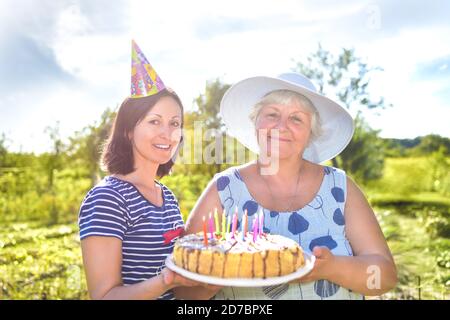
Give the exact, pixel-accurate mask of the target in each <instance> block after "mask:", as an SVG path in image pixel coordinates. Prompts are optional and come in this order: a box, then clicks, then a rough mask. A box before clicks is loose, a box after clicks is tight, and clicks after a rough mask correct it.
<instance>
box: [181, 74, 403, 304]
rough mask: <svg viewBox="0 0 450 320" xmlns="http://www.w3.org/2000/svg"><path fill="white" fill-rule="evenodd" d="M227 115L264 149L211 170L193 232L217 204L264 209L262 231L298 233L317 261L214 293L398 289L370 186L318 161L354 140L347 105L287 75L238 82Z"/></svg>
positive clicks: (302, 295)
mask: <svg viewBox="0 0 450 320" xmlns="http://www.w3.org/2000/svg"><path fill="white" fill-rule="evenodd" d="M221 115H222V118H223V120H224V122H225V124H226V125H227V128H228V132H229V134H230V135H232V136H234V137H236V138H237V139H238V140H239V141H240V142H241V143H242V144H244V145H245V146H247V147H248V148H250V149H251V150H253V151H254V152H256V153H258V154H259V156H258V158H257V160H256V161H254V162H250V163H247V164H245V165H242V166H239V167H232V168H229V169H227V170H225V171H223V172H221V173H219V174H217V175H216V176H215V177H214V179H213V180H212V181H211V182H210V183H209V185H208V186H207V188H206V189H205V191H204V192H203V194H202V196H201V197H200V199H199V201H198V202H197V204H196V206H195V208H194V209H193V211H192V212H191V214H190V216H189V218H188V221H187V232H188V233H194V232H198V231H200V230H201V225H202V224H201V223H202V217H203V216H204V215H205V213H208V212H210V211H212V210H214V208H218V209H219V211H221V210H225V212H226V214H227V215H228V214H230V213H233V212H234V210H235V208H237V210H238V216H239V220H240V219H241V218H242V215H243V213H244V211H245V210H246V211H247V213H248V215H249V216H252V215H254V214H255V213H256V212H259V211H260V210H263V211H264V213H265V214H264V217H265V220H264V231H265V232H268V233H273V234H280V235H283V236H286V237H288V238H291V239H293V240H295V241H297V242H298V243H299V244H300V245H301V246H302V247H303V249H304V250H305V251H307V252H309V253H312V254H313V255H315V257H316V263H315V266H314V269H313V271H312V272H311V273H310V274H308V275H307V276H306V277H304V278H301V279H299V280H297V281H294V282H292V283H289V284H283V285H279V286H275V287H264V288H235V287H225V288H222V289H221V290H220V291H219V292H216V294H215V297H216V298H219V299H224V298H225V299H362V298H364V295H379V294H382V293H384V292H386V291H388V290H390V289H392V288H393V287H394V286H395V284H396V282H397V273H396V268H395V264H394V261H393V258H392V255H391V253H390V250H389V248H388V246H387V244H386V241H385V239H384V236H383V233H382V231H381V229H380V227H379V224H378V222H377V219H376V217H375V215H374V213H373V211H372V209H371V207H370V206H369V204H368V202H367V200H366V198H365V196H364V194H363V193H362V192H361V190H360V189H359V188H358V186H357V185H356V184H355V182H353V181H352V180H351V179H350V178H349V177H347V176H346V175H345V172H343V171H342V170H340V169H337V168H333V167H328V166H323V165H320V164H319V163H321V162H324V161H326V160H329V159H331V158H333V157H335V156H336V155H338V154H339V153H340V152H341V151H342V150H343V149H344V148H345V147H346V146H347V144H348V143H349V141H350V139H351V137H352V135H353V121H352V118H351V116H350V115H349V114H348V112H347V111H346V110H345V109H344V108H342V107H341V106H339V105H338V104H337V103H335V102H334V101H332V100H330V99H328V98H326V97H324V96H322V95H320V94H318V93H317V92H316V89H315V87H314V85H313V84H312V83H311V82H310V81H309V80H308V79H307V78H305V77H304V76H302V75H300V74H296V73H287V74H282V75H280V76H279V77H277V78H270V77H254V78H250V79H246V80H243V81H241V82H239V83H237V84H236V85H234V86H232V87H231V88H230V89H229V90H228V91H227V92H226V93H225V95H224V97H223V99H222V102H221ZM237 115H239V116H237ZM219 216H220V215H219ZM199 290H202V289H199ZM211 296H212V292H211Z"/></svg>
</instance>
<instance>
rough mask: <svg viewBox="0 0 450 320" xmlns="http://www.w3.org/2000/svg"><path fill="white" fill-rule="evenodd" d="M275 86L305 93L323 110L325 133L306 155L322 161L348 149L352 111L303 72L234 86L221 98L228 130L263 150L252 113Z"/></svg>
mask: <svg viewBox="0 0 450 320" xmlns="http://www.w3.org/2000/svg"><path fill="white" fill-rule="evenodd" d="M275 90H291V91H294V92H297V93H300V94H302V95H304V96H305V97H307V98H308V99H309V100H310V101H311V102H312V104H313V105H314V107H315V108H316V110H317V112H318V114H319V117H320V123H321V129H322V133H321V135H320V136H319V137H316V138H314V139H312V140H311V141H310V143H309V145H308V146H307V147H306V148H305V151H304V153H303V158H304V159H306V160H308V161H311V162H315V163H320V162H324V161H326V160H329V159H332V158H334V157H335V156H337V155H338V154H339V153H340V152H342V150H344V148H345V147H346V146H347V145H348V143H349V142H350V140H351V138H352V136H353V131H354V126H353V119H352V117H351V115H350V114H349V113H348V111H347V110H346V109H344V108H343V107H341V106H340V105H339V104H338V103H336V102H335V101H333V100H331V99H329V98H327V97H325V96H323V95H321V94H320V93H318V92H317V90H316V88H315V87H314V85H313V83H312V82H311V81H310V80H309V79H308V78H306V77H305V76H303V75H301V74H299V73H283V74H281V75H279V76H278V77H267V76H258V77H252V78H248V79H245V80H242V81H239V82H238V83H236V84H234V85H233V86H231V87H230V88H229V89H228V90H227V91H226V92H225V94H224V96H223V98H222V101H221V102H220V115H221V117H222V119H223V121H224V123H225V125H226V127H227V134H228V135H230V136H232V137H235V138H236V139H237V140H239V142H241V143H242V144H243V145H244V146H246V147H247V148H249V149H250V150H251V151H253V152H255V153H259V146H258V142H257V139H256V134H255V126H254V123H253V122H252V120H251V119H250V117H249V115H250V113H251V111H252V109H253V107H254V106H255V105H256V104H257V103H258V102H259V101H260V100H261V99H262V98H263V97H264V96H265V95H267V94H268V93H269V92H272V91H275Z"/></svg>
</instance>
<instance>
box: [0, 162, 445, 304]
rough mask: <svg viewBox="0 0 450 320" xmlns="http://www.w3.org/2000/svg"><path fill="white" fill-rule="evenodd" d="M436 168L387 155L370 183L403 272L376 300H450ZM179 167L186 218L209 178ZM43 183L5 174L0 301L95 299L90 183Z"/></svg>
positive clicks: (177, 181) (81, 179) (68, 175)
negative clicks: (90, 281)
mask: <svg viewBox="0 0 450 320" xmlns="http://www.w3.org/2000/svg"><path fill="white" fill-rule="evenodd" d="M430 161H431V162H430ZM446 161H448V159H447V160H446ZM447 163H448V162H447ZM432 165H433V162H432V160H430V158H427V157H417V158H413V157H402V158H386V161H385V164H384V166H385V167H384V175H383V177H382V178H381V179H379V180H377V181H375V182H373V183H371V184H368V185H367V186H363V190H364V192H365V193H366V195H367V197H368V199H369V201H370V203H371V204H372V206H373V208H374V211H375V213H376V216H377V218H378V220H379V222H380V225H381V227H382V230H383V232H384V235H385V237H386V239H387V241H388V244H389V247H390V248H391V251H392V253H393V255H394V258H395V261H396V263H397V267H398V273H399V283H398V286H397V287H396V288H395V290H393V291H391V292H389V293H387V294H385V295H383V296H381V297H375V298H377V299H449V298H450V296H449V295H450V200H449V193H448V189H447V187H446V186H447V184H449V183H450V177H448V174H444V176H443V177H444V179H442V178H441V180H440V181H438V182H437V181H436V180H435V179H434V180H433V176H430V168H431V167H432ZM444 168H447V169H448V167H444ZM176 172H177V170H175V173H174V174H173V175H171V176H168V177H165V178H164V179H163V183H165V184H166V185H167V186H169V187H170V188H171V189H172V190H173V191H174V193H175V194H176V195H177V197H178V199H179V202H180V206H181V209H182V212H183V216H184V218H186V216H187V214H188V213H189V211H190V209H191V208H192V207H193V205H194V203H195V201H196V199H197V198H198V196H199V195H200V193H201V191H202V190H203V188H204V187H205V186H206V184H207V183H208V181H209V177H208V176H206V175H202V174H190V175H187V174H182V173H178V174H177V173H176ZM447 172H448V170H447ZM439 177H442V175H441V176H439ZM446 179H447V180H446ZM36 186H41V188H39V187H36ZM44 186H46V179H45V175H44V174H43V172H42V171H39V169H37V168H36V167H35V168H33V167H29V168H27V167H22V168H9V169H8V170H3V171H2V172H1V175H0V192H1V197H0V212H1V216H0V299H88V298H89V297H88V293H87V288H86V281H85V275H84V270H83V266H82V258H81V250H80V241H79V237H78V226H77V215H78V208H79V205H80V203H81V201H82V199H83V197H84V194H85V193H86V192H87V190H88V189H89V188H90V186H91V180H90V178H89V177H88V176H87V175H86V172H84V171H83V170H81V169H77V168H76V167H72V168H67V169H62V170H55V172H54V185H53V188H52V190H51V192H50V191H48V188H45V187H44Z"/></svg>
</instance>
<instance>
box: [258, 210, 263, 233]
mask: <svg viewBox="0 0 450 320" xmlns="http://www.w3.org/2000/svg"><path fill="white" fill-rule="evenodd" d="M263 227H264V211H263V210H262V209H261V211H260V213H259V231H258V234H259V236H261V235H262V233H263V231H264V230H263Z"/></svg>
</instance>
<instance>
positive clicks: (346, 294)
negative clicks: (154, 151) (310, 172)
mask: <svg viewBox="0 0 450 320" xmlns="http://www.w3.org/2000/svg"><path fill="white" fill-rule="evenodd" d="M238 169H239V167H231V168H228V169H227V170H225V171H223V172H221V173H218V174H217V175H216V176H215V177H214V180H215V182H216V184H217V190H218V192H219V197H220V201H221V204H222V207H223V208H224V209H225V210H226V214H227V215H229V214H232V213H234V212H235V207H236V206H237V208H238V228H239V225H240V221H241V219H242V216H243V213H244V211H245V210H247V214H248V216H249V220H250V221H251V219H252V216H253V215H254V214H256V213H257V212H259V211H260V210H261V209H262V210H263V211H264V232H266V233H271V234H279V235H283V236H285V237H288V238H290V239H293V240H295V241H297V242H298V243H299V245H300V246H301V247H302V248H303V250H304V251H306V252H308V253H311V252H312V250H313V248H314V247H315V246H326V247H328V248H329V249H330V250H331V252H332V253H333V254H334V255H340V256H352V255H353V252H352V248H351V246H350V243H349V241H348V239H347V237H346V235H345V212H344V208H345V200H346V199H345V197H346V194H347V192H346V191H347V185H346V175H345V172H344V171H342V170H340V169H336V168H333V167H324V171H325V174H324V178H323V181H322V183H321V186H320V188H319V191H318V192H317V194H316V195H315V197H314V199H313V200H312V201H311V202H310V203H308V204H307V205H305V206H304V207H303V208H300V209H298V210H294V211H289V212H278V211H271V210H268V209H266V208H263V207H262V206H261V205H260V204H259V203H258V202H257V201H256V200H255V199H254V198H253V197H252V195H251V194H250V192H249V190H248V188H247V186H246V184H245V182H244V181H243V179H242V177H241V176H240V174H239V171H238ZM215 299H261V300H262V299H364V296H363V295H361V294H358V293H355V292H352V291H351V290H349V289H346V288H343V287H340V286H339V285H337V284H335V283H332V282H329V281H327V280H317V281H312V282H309V283H301V284H300V283H296V284H282V285H277V286H270V287H256V288H252V287H248V288H247V287H246V288H242V287H225V288H223V289H222V290H220V291H219V292H218V293H217V294H216V296H215Z"/></svg>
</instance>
